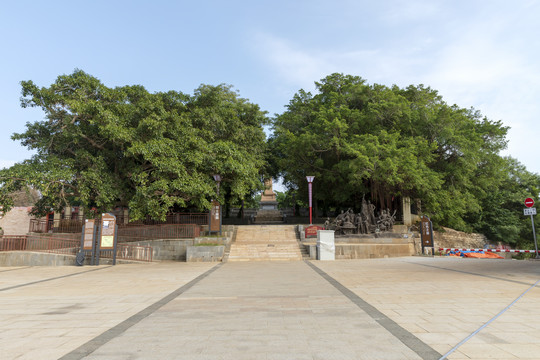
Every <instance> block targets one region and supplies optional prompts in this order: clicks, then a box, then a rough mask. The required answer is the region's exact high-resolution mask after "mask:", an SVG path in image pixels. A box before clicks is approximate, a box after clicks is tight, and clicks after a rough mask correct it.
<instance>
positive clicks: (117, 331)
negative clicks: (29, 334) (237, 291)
mask: <svg viewBox="0 0 540 360" xmlns="http://www.w3.org/2000/svg"><path fill="white" fill-rule="evenodd" d="M222 265H223V263H219V264H217V265H216V266H214V267H212V268H211V269H210V270H207V271H206V272H205V273H203V274H201V275H199V276H197V277H196V278H195V279H193V280H191V281H190V282H188V283H187V284H184V285H182V286H181V287H179V288H178V289H176V290H174V291H173V292H171V293H170V294H169V295H166V296H165V297H163V298H162V299H160V300H158V301H156V302H155V303H153V304H151V305H149V306H148V307H146V308H145V309H143V310H141V311H139V312H138V313H136V314H135V315H132V316H130V317H129V318H127V319H126V320H124V321H122V322H121V323H119V324H118V325H116V326H114V327H112V328H110V329H109V330H107V331H105V332H104V333H102V334H101V335H98V336H96V337H95V338H93V339H91V340H89V341H88V342H86V343H85V344H83V345H81V346H79V347H78V348H76V349H75V350H72V351H71V352H69V353H67V354H66V355H64V356H62V357H61V358H59V360H79V359H83V358H84V357H86V356H88V355H90V354H91V353H93V352H94V351H96V350H97V349H99V348H100V347H102V346H103V345H105V344H106V343H108V342H109V341H111V340H112V339H114V338H116V337H117V336H120V335H121V334H123V333H124V332H125V331H127V330H128V329H129V328H131V327H132V326H133V325H136V324H138V323H139V322H140V321H142V320H144V319H145V318H146V317H148V316H150V315H152V314H153V313H154V312H156V311H157V310H159V309H160V308H161V307H163V306H165V305H167V304H168V303H169V302H171V301H172V300H174V299H176V298H177V297H179V296H180V295H182V294H183V293H184V292H186V291H187V290H189V289H191V288H192V287H193V286H194V285H195V284H197V283H198V282H199V281H201V280H202V279H204V278H205V277H207V276H208V275H210V274H211V273H213V272H214V271H216V270H217V269H218V268H220V267H221V266H222Z"/></svg>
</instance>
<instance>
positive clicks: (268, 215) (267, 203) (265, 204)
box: [255, 178, 283, 224]
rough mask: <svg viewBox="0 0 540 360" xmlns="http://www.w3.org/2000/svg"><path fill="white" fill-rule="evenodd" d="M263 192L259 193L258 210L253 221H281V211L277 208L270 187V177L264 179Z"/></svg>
mask: <svg viewBox="0 0 540 360" xmlns="http://www.w3.org/2000/svg"><path fill="white" fill-rule="evenodd" d="M264 188H265V189H264V192H263V193H262V195H261V203H260V208H259V211H257V215H256V216H255V223H259V224H275V223H283V213H282V212H281V211H280V210H278V202H277V200H276V193H275V192H274V190H273V189H272V178H270V179H266V180H265V181H264Z"/></svg>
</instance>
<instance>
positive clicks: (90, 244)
mask: <svg viewBox="0 0 540 360" xmlns="http://www.w3.org/2000/svg"><path fill="white" fill-rule="evenodd" d="M94 222H95V220H94V219H86V220H85V222H84V240H83V250H93V249H94Z"/></svg>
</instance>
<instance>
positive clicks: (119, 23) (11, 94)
mask: <svg viewBox="0 0 540 360" xmlns="http://www.w3.org/2000/svg"><path fill="white" fill-rule="evenodd" d="M539 18H540V1H536V0H530V1H529V0H517V1H514V2H510V1H498V0H494V1H492V0H485V1H480V0H468V1H461V0H455V1H435V0H431V1H414V0H407V1H398V0H392V1H379V2H375V1H363V0H357V1H352V0H351V1H347V0H332V1H317V0H312V1H307V0H306V1H305V0H300V1H295V0H288V1H281V0H273V1H240V0H237V1H234V0H231V1H204V0H201V1H198V2H195V1H164V0H154V1H151V2H150V1H136V0H133V1H114V0H108V1H99V0H98V1H78V0H71V1H55V0H49V1H37V0H36V1H28V0H19V1H2V2H1V6H0V34H2V36H1V37H0V49H1V54H2V56H1V57H0V65H1V66H0V126H1V131H0V145H1V149H2V151H0V167H3V166H10V165H12V164H13V163H14V162H17V161H22V160H24V159H25V158H29V157H30V156H31V153H29V152H28V151H27V150H26V149H25V148H24V147H22V146H21V145H20V144H19V143H17V142H14V141H12V140H11V139H10V136H11V134H12V133H14V132H23V131H24V126H25V123H26V122H33V121H36V120H41V119H42V118H43V113H42V112H41V111H40V110H38V109H23V108H21V107H20V102H19V98H20V84H19V83H20V81H22V80H33V81H34V82H35V83H36V84H37V85H38V86H49V85H50V84H51V83H53V82H54V81H55V79H56V77H57V76H58V75H61V74H69V73H71V72H72V71H73V70H74V69H76V68H78V69H82V70H84V71H86V72H87V73H90V74H91V75H93V76H95V77H97V78H99V79H100V80H101V81H102V82H103V83H104V84H105V85H107V86H110V87H114V86H122V85H133V84H140V85H143V86H144V87H146V88H147V89H148V90H149V91H152V92H154V91H167V90H178V91H182V92H184V93H192V92H193V90H194V89H195V88H197V87H198V86H199V85H200V84H203V83H204V84H213V85H217V84H221V83H226V84H231V85H233V86H234V88H235V89H236V90H238V91H239V92H240V95H241V96H242V97H244V98H248V99H250V101H252V102H254V103H257V104H259V105H260V106H261V108H262V109H263V110H266V111H268V112H269V113H270V114H271V115H273V114H276V113H281V112H283V110H284V106H285V105H286V104H287V103H288V102H289V100H290V99H291V98H292V96H293V95H294V94H295V93H296V92H297V91H298V90H299V89H305V90H313V88H314V85H313V83H314V82H315V81H318V80H320V79H321V78H323V77H325V76H326V75H328V74H331V73H333V72H342V73H346V74H352V75H358V76H361V77H363V78H364V79H366V80H367V81H368V83H370V84H372V83H379V84H385V85H389V86H390V85H392V84H397V85H399V86H401V87H404V86H407V85H410V84H414V85H417V84H425V85H428V86H431V87H432V88H434V89H436V90H438V91H439V93H440V94H441V95H442V96H443V97H444V99H445V100H446V101H447V102H448V103H450V104H454V103H455V104H458V105H459V106H461V107H466V108H468V107H471V106H472V107H474V108H476V109H477V110H480V111H481V112H482V113H483V114H484V115H485V116H487V117H488V118H490V119H492V120H502V121H503V123H504V124H505V125H507V126H510V127H511V130H510V133H509V136H508V139H509V146H508V150H507V151H506V152H505V153H504V154H505V155H511V156H513V157H515V158H517V159H518V160H519V161H521V162H522V163H523V164H525V165H526V166H527V168H528V169H529V170H530V171H533V172H536V173H540V161H538V159H537V153H538V146H537V145H536V141H537V138H538V137H539V135H540V125H539V121H538V120H540V119H539V115H540V99H539V96H540V60H539V59H540V36H539V35H540V21H538V19H539Z"/></svg>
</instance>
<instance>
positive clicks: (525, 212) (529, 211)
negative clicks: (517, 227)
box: [523, 208, 536, 215]
mask: <svg viewBox="0 0 540 360" xmlns="http://www.w3.org/2000/svg"><path fill="white" fill-rule="evenodd" d="M523 215H536V208H526V209H523Z"/></svg>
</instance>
